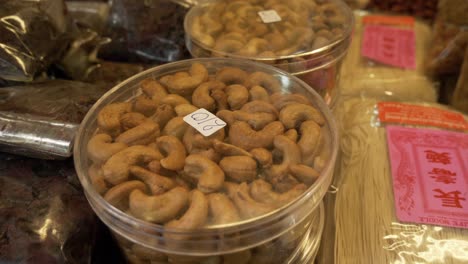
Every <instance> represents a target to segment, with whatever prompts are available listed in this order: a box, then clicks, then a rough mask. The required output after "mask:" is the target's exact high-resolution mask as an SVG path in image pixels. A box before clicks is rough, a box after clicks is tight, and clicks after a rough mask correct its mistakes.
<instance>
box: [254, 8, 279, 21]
mask: <svg viewBox="0 0 468 264" xmlns="http://www.w3.org/2000/svg"><path fill="white" fill-rule="evenodd" d="M258 15H259V16H260V18H261V19H262V21H263V23H273V22H279V21H281V17H280V16H279V15H278V13H277V12H276V11H275V10H264V11H259V12H258Z"/></svg>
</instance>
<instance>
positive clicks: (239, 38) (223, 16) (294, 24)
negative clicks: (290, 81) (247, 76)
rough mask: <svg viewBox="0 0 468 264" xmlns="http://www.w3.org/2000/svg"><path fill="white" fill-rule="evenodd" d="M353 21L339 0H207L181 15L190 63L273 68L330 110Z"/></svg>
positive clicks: (349, 39)
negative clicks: (218, 60)
mask: <svg viewBox="0 0 468 264" xmlns="http://www.w3.org/2000/svg"><path fill="white" fill-rule="evenodd" d="M353 27H354V17H353V14H352V11H351V9H350V8H349V7H348V6H347V5H346V4H345V3H344V2H343V1H341V0H289V1H287V3H286V2H284V1H281V0H256V1H230V0H219V1H209V2H207V3H205V4H200V5H196V6H194V7H192V8H191V9H190V11H189V12H188V13H187V15H186V16H185V21H184V29H185V35H186V38H185V40H186V41H185V42H186V46H187V48H188V50H189V51H190V53H191V55H192V56H193V57H194V58H203V57H230V58H241V59H248V60H253V61H257V62H262V63H266V64H270V65H274V66H275V67H278V68H280V69H283V70H285V71H287V72H289V73H290V74H292V75H295V76H297V77H299V78H300V79H302V80H303V81H305V82H306V83H307V84H309V85H310V86H311V87H312V88H314V89H315V90H316V91H317V92H318V93H319V94H320V95H321V96H322V97H323V98H324V100H325V102H326V103H327V104H328V105H329V106H330V107H333V106H334V104H335V102H336V99H337V96H338V95H339V91H337V81H338V77H339V76H338V73H339V69H340V67H341V61H342V60H343V57H344V56H345V54H346V52H347V51H348V48H349V45H350V43H351V33H352V30H353Z"/></svg>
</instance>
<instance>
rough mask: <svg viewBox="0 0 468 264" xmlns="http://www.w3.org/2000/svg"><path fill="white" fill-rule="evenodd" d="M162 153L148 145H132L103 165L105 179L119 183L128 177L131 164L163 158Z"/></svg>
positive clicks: (112, 182)
mask: <svg viewBox="0 0 468 264" xmlns="http://www.w3.org/2000/svg"><path fill="white" fill-rule="evenodd" d="M162 158H163V157H162V155H161V153H159V152H158V151H156V150H155V149H153V148H150V147H147V146H140V145H136V146H131V147H128V148H126V149H123V150H121V151H119V152H117V153H115V154H114V155H112V156H111V157H110V158H109V159H108V160H107V161H106V163H104V165H103V166H102V172H103V175H104V179H105V180H106V181H107V182H109V183H111V184H113V185H116V184H119V183H121V182H124V181H126V180H127V179H128V176H129V173H130V172H129V169H130V166H132V165H136V164H139V163H148V162H150V161H152V160H160V159H162Z"/></svg>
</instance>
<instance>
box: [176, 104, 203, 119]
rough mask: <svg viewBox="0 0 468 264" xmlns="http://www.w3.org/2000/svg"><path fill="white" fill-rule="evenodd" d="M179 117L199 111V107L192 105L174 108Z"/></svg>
mask: <svg viewBox="0 0 468 264" xmlns="http://www.w3.org/2000/svg"><path fill="white" fill-rule="evenodd" d="M174 110H175V112H176V114H177V116H182V117H184V116H186V115H188V114H191V113H193V112H195V111H197V110H198V107H196V106H194V105H191V104H180V105H177V106H176V107H174Z"/></svg>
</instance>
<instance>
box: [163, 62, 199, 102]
mask: <svg viewBox="0 0 468 264" xmlns="http://www.w3.org/2000/svg"><path fill="white" fill-rule="evenodd" d="M207 79H208V70H207V69H206V68H205V66H203V64H201V63H193V64H192V66H191V67H190V70H189V75H188V76H182V77H178V76H171V78H169V79H168V80H167V82H166V85H167V88H168V90H169V92H171V93H176V94H179V95H182V96H188V95H191V94H192V93H193V91H194V90H195V88H197V87H198V86H199V85H200V84H201V83H203V82H204V81H206V80H207Z"/></svg>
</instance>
